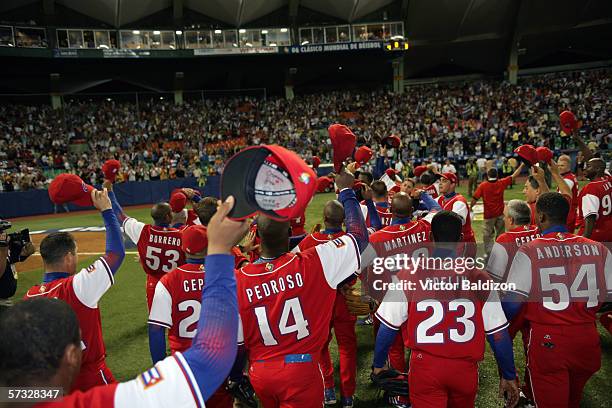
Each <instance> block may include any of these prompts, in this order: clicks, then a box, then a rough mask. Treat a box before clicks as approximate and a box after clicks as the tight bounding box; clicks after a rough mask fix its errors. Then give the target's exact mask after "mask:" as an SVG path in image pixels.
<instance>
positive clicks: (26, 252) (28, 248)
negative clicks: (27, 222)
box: [19, 242, 36, 258]
mask: <svg viewBox="0 0 612 408" xmlns="http://www.w3.org/2000/svg"><path fill="white" fill-rule="evenodd" d="M34 252H36V248H35V247H34V244H33V243H31V242H26V243H25V245H24V246H23V248H21V253H20V254H19V256H20V257H21V258H27V257H29V256H30V255H32V254H34Z"/></svg>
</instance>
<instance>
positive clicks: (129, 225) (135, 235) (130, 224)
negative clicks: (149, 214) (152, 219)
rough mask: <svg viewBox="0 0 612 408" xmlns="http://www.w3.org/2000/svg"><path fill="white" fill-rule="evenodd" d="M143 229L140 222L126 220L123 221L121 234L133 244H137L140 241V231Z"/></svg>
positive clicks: (130, 219) (132, 219) (142, 224)
mask: <svg viewBox="0 0 612 408" xmlns="http://www.w3.org/2000/svg"><path fill="white" fill-rule="evenodd" d="M144 227H145V224H144V223H143V222H140V221H138V220H136V219H134V218H130V217H128V218H126V219H125V220H124V221H123V226H122V229H123V232H125V234H126V235H127V236H128V237H130V239H131V240H132V242H133V243H135V244H137V243H138V240H139V239H140V234H141V233H142V229H143V228H144Z"/></svg>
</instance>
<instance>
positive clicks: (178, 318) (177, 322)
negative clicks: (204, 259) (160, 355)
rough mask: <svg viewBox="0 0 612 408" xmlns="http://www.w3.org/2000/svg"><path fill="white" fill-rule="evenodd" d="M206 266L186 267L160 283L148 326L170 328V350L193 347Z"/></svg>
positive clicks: (171, 273)
mask: <svg viewBox="0 0 612 408" xmlns="http://www.w3.org/2000/svg"><path fill="white" fill-rule="evenodd" d="M203 286H204V265H196V264H185V265H182V266H179V267H178V268H176V269H175V270H173V271H172V272H170V273H167V274H165V275H164V276H162V278H161V279H160V280H159V282H157V286H156V287H155V296H154V297H153V306H152V307H151V312H150V313H149V323H150V324H155V325H158V326H162V327H165V328H167V329H168V340H169V343H170V350H172V352H173V353H175V352H177V351H185V350H187V349H188V348H189V346H191V341H192V340H193V338H194V337H195V335H196V332H197V328H198V320H199V319H200V302H201V300H202V287H203Z"/></svg>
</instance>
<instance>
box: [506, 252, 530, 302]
mask: <svg viewBox="0 0 612 408" xmlns="http://www.w3.org/2000/svg"><path fill="white" fill-rule="evenodd" d="M507 282H508V284H514V285H515V286H516V288H515V289H508V290H509V291H510V292H516V293H519V294H521V295H523V296H526V297H528V296H529V293H531V259H529V257H528V256H527V255H526V254H525V253H524V252H523V251H520V250H519V251H518V252H517V253H516V255H514V260H512V266H511V267H510V272H508V280H507Z"/></svg>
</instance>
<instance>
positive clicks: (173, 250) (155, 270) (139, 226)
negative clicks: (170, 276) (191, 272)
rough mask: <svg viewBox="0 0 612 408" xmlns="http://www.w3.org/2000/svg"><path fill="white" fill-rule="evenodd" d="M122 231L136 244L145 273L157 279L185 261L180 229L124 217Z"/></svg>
mask: <svg viewBox="0 0 612 408" xmlns="http://www.w3.org/2000/svg"><path fill="white" fill-rule="evenodd" d="M123 231H124V232H125V234H126V235H127V236H128V237H130V239H131V240H132V242H134V243H135V244H136V247H137V248H138V255H139V257H140V264H141V265H142V269H144V271H145V273H146V274H147V275H152V276H154V277H156V278H157V279H159V278H161V277H162V276H164V275H165V274H166V273H168V272H170V271H172V270H174V269H176V268H177V267H178V266H179V265H182V264H184V263H185V254H183V251H182V250H181V241H182V231H181V230H178V229H176V228H168V227H156V226H154V225H150V224H144V223H142V222H140V221H137V220H135V219H134V218H126V219H125V221H123Z"/></svg>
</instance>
